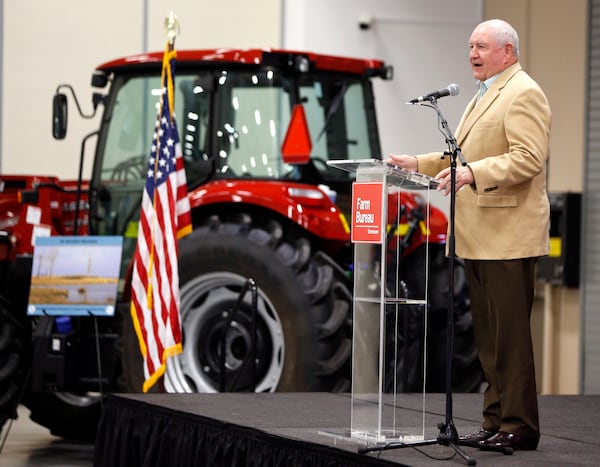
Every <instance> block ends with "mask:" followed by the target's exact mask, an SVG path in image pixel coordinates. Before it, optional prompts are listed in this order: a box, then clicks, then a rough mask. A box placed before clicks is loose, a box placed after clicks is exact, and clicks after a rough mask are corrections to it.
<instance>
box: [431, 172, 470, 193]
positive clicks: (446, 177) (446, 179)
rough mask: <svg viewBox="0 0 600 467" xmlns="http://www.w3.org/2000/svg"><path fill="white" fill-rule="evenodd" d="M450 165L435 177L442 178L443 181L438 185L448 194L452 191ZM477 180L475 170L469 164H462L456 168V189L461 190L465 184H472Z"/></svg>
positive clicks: (439, 188)
mask: <svg viewBox="0 0 600 467" xmlns="http://www.w3.org/2000/svg"><path fill="white" fill-rule="evenodd" d="M450 170H451V169H450V167H447V168H445V169H444V170H442V171H441V172H440V173H438V174H437V175H436V176H435V178H437V179H440V180H441V183H440V184H439V186H438V188H437V189H438V191H443V192H444V195H446V196H448V194H449V193H450V186H451V185H450V182H451V180H450V178H451V173H450ZM474 182H475V177H474V176H473V172H472V171H471V168H470V167H469V166H468V165H467V166H460V167H457V168H456V183H455V185H456V191H458V190H460V189H461V188H462V187H463V186H465V185H470V184H471V183H474Z"/></svg>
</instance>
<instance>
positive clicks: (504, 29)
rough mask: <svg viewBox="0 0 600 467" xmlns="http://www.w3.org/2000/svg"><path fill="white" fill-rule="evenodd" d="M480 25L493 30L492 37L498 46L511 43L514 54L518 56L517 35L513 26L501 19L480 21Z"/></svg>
mask: <svg viewBox="0 0 600 467" xmlns="http://www.w3.org/2000/svg"><path fill="white" fill-rule="evenodd" d="M481 25H483V26H487V27H489V28H491V29H492V31H494V37H495V38H496V43H497V44H498V45H499V46H503V45H506V44H511V45H512V47H513V51H514V54H515V56H516V57H518V56H519V35H518V34H517V31H516V30H515V28H513V27H512V26H511V25H510V24H508V23H507V22H506V21H504V20H501V19H490V20H488V21H484V22H483V23H481Z"/></svg>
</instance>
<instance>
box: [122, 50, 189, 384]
mask: <svg viewBox="0 0 600 467" xmlns="http://www.w3.org/2000/svg"><path fill="white" fill-rule="evenodd" d="M176 56H177V54H176V52H175V50H173V47H172V45H171V44H169V43H168V44H167V48H166V50H165V54H164V56H163V64H162V73H161V83H162V86H163V89H162V94H161V98H160V105H159V112H158V118H157V122H156V127H155V132H154V137H153V140H152V146H151V149H150V157H149V161H148V171H147V174H146V186H145V188H144V193H143V195H142V208H141V213H140V223H139V226H138V238H137V247H136V251H135V255H134V258H133V261H134V264H133V275H132V281H131V283H132V299H131V316H132V319H133V323H134V326H135V330H136V332H137V335H138V339H139V342H140V349H141V352H142V355H143V357H144V384H143V387H142V390H143V391H144V392H148V390H149V389H150V388H151V387H152V386H153V385H154V384H155V383H156V382H157V381H158V380H159V378H160V377H161V376H162V375H163V374H164V372H165V368H166V361H167V358H168V357H171V356H173V355H177V354H179V353H181V351H182V342H181V341H182V339H181V323H180V320H179V301H180V298H179V273H178V265H177V253H178V245H177V241H178V239H179V238H181V237H183V236H184V235H186V234H188V233H189V232H191V230H192V226H191V217H190V203H189V199H188V196H187V188H186V179H185V170H184V167H183V157H182V153H181V145H180V143H179V134H178V133H177V125H176V123H175V112H174V88H175V77H174V71H175V59H176Z"/></svg>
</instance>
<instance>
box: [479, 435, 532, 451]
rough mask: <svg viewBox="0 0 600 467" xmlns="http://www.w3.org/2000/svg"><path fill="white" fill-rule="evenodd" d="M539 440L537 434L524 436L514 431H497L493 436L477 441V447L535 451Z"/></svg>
mask: <svg viewBox="0 0 600 467" xmlns="http://www.w3.org/2000/svg"><path fill="white" fill-rule="evenodd" d="M539 441H540V437H539V436H525V435H518V434H516V433H507V432H505V431H499V432H498V433H496V434H495V435H494V436H492V437H490V438H487V439H484V440H482V441H479V442H478V443H477V447H478V448H479V449H484V450H485V449H488V450H494V451H498V450H502V449H507V448H511V449H512V450H513V451H517V450H519V451H535V450H536V449H537V446H538V443H539Z"/></svg>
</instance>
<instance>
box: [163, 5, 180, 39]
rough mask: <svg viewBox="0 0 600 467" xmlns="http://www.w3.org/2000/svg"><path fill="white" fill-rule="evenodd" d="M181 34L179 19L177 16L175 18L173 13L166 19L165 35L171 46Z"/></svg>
mask: <svg viewBox="0 0 600 467" xmlns="http://www.w3.org/2000/svg"><path fill="white" fill-rule="evenodd" d="M179 32H180V29H179V20H178V19H177V16H175V13H173V12H172V11H171V12H170V13H169V15H168V16H167V17H166V18H165V34H166V36H167V40H168V41H169V43H170V44H171V45H173V43H174V42H175V38H176V37H177V35H178V34H179Z"/></svg>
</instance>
